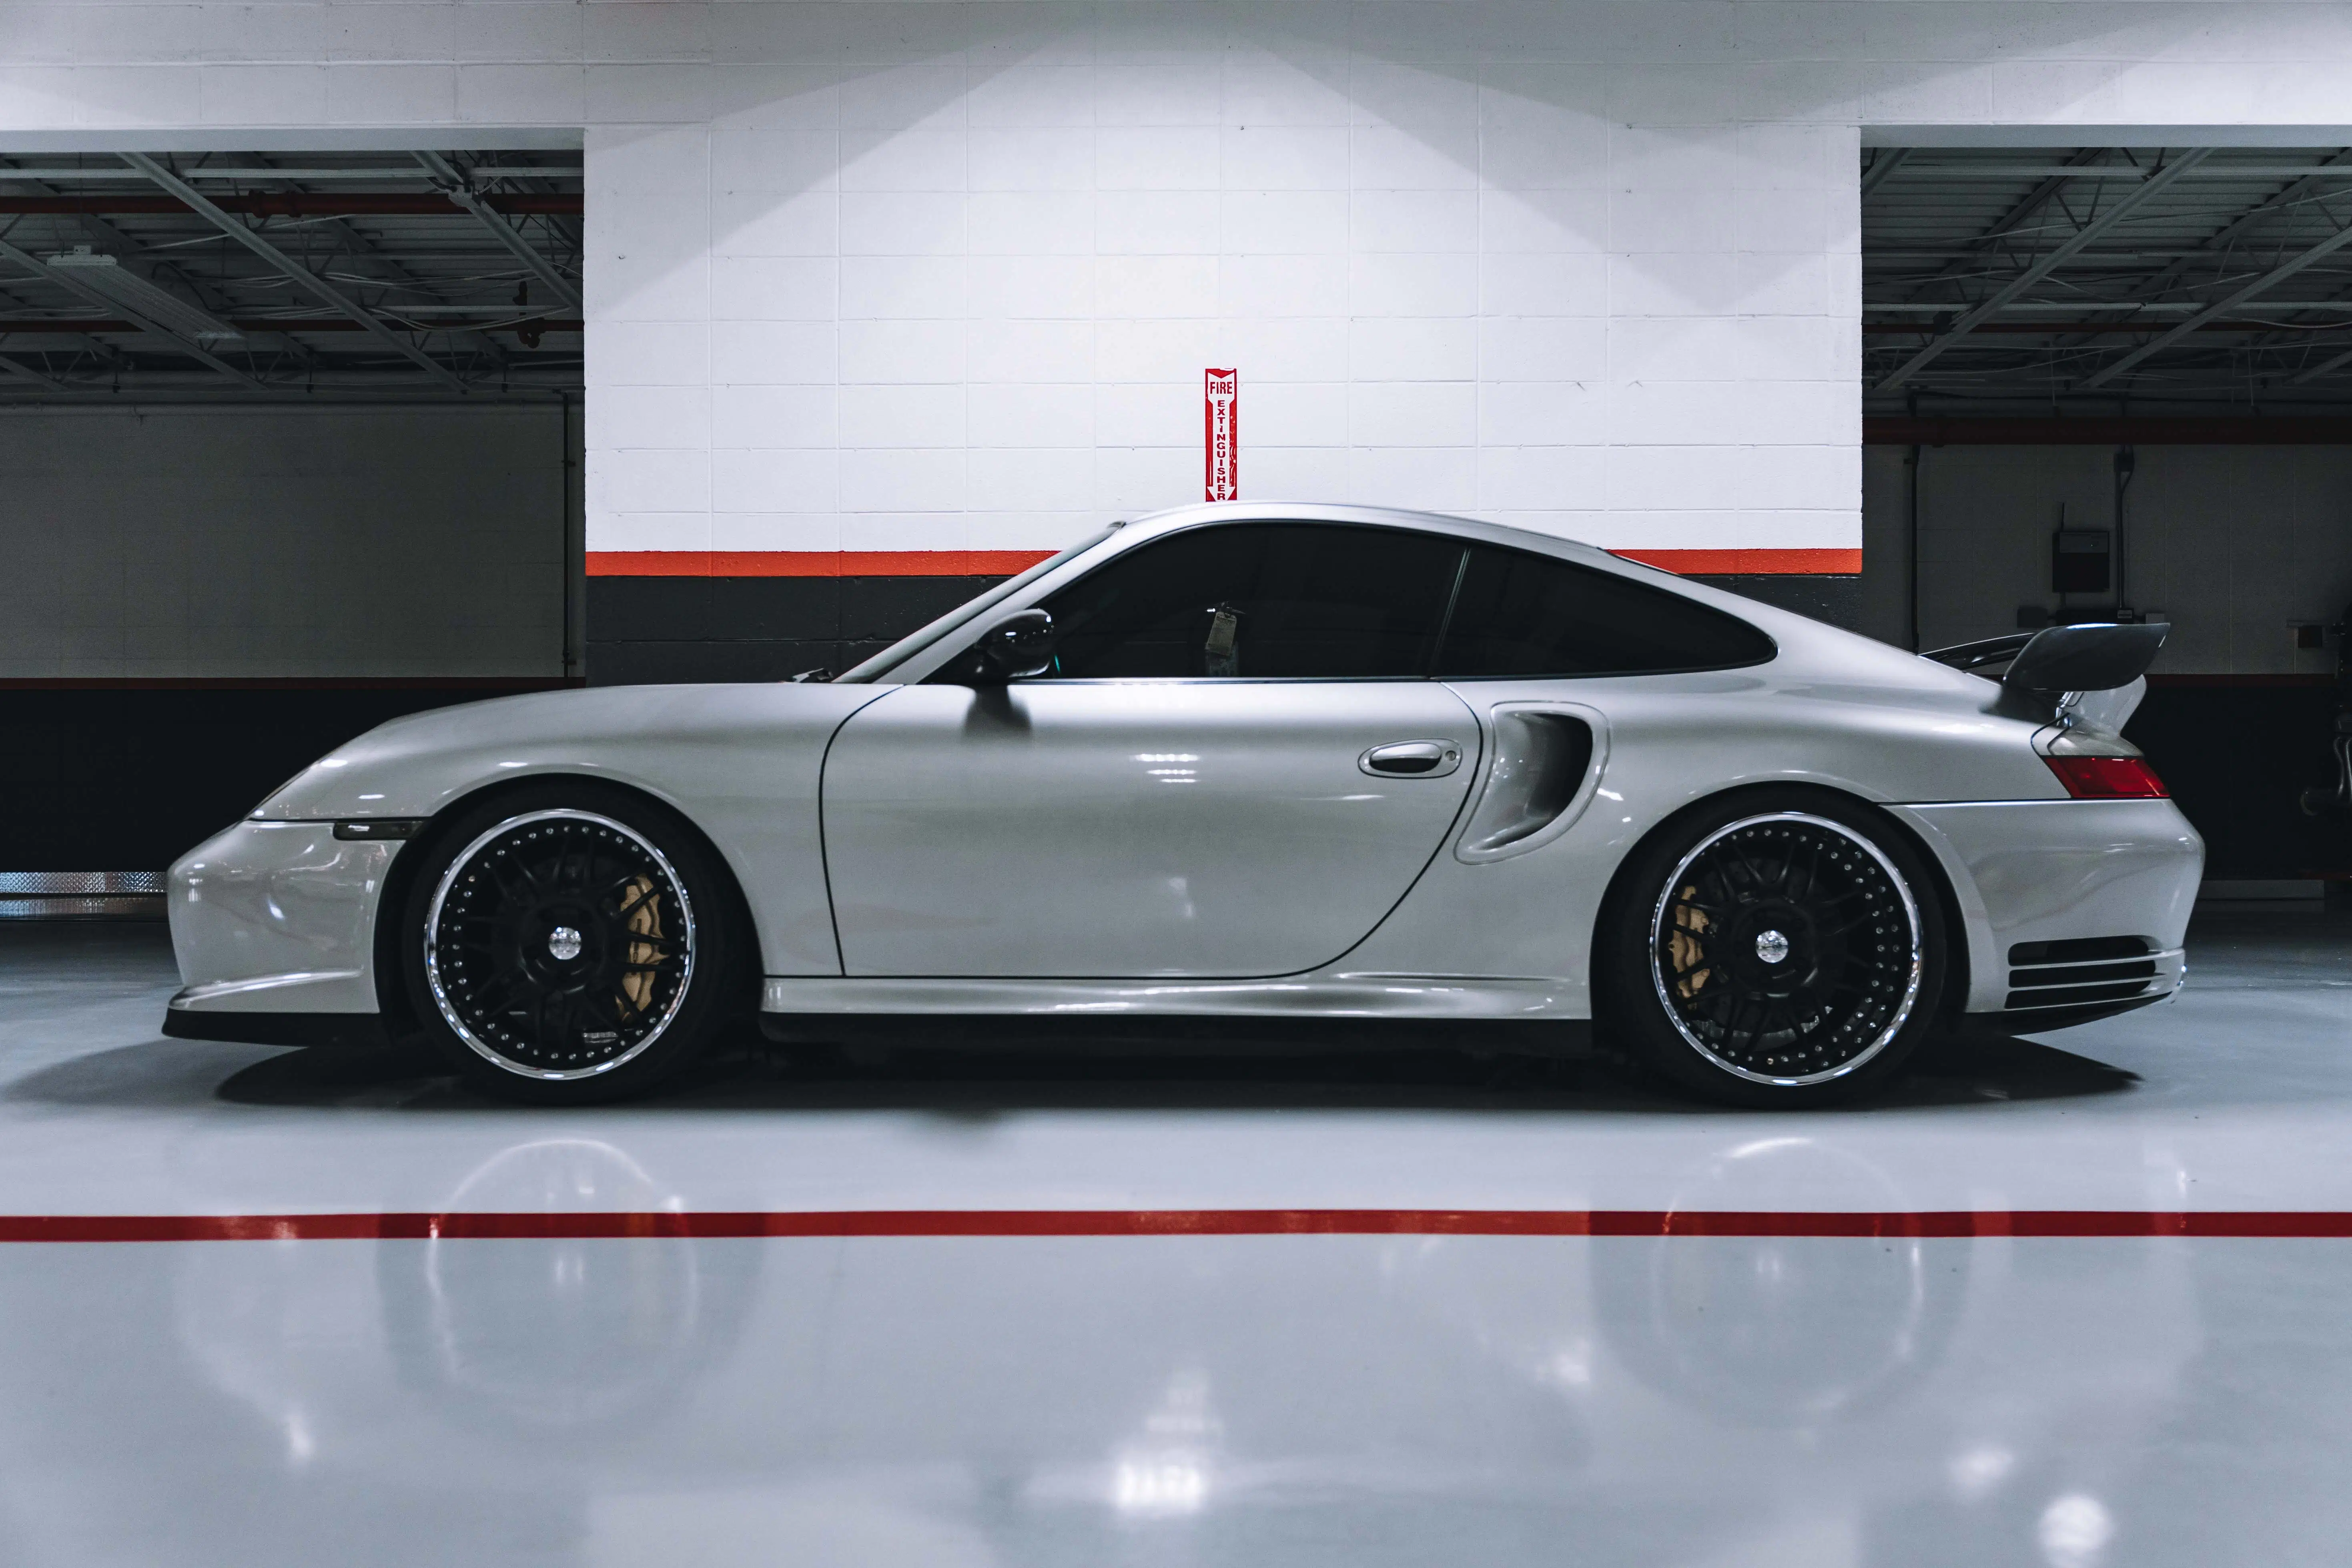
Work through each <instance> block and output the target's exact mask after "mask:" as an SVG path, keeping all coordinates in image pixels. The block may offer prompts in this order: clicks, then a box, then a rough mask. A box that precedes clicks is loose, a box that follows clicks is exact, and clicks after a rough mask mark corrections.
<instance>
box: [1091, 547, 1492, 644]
mask: <svg viewBox="0 0 2352 1568" xmlns="http://www.w3.org/2000/svg"><path fill="white" fill-rule="evenodd" d="M1462 555H1463V547H1462V545H1461V543H1460V542H1458V541H1454V540H1449V539H1444V538H1440V537H1438V536H1436V535H1434V534H1427V533H1414V532H1412V531H1407V530H1403V529H1393V528H1349V527H1342V526H1338V525H1333V524H1327V523H1304V522H1284V523H1234V524H1230V525H1228V526H1225V527H1221V528H1202V529H1193V530H1191V531H1187V532H1183V533H1178V534H1173V535H1171V536H1170V537H1169V538H1167V539H1163V540H1160V541H1159V542H1156V543H1152V544H1147V545H1143V546H1141V547H1140V548H1139V549H1136V550H1134V551H1131V552H1129V553H1127V554H1125V555H1122V556H1120V557H1118V559H1117V560H1115V561H1112V562H1110V563H1108V564H1107V565H1105V566H1104V567H1103V568H1102V569H1101V570H1100V571H1098V572H1096V573H1094V574H1091V575H1089V576H1087V577H1086V578H1085V579H1083V580H1081V581H1079V582H1077V583H1075V584H1071V585H1070V586H1069V587H1068V588H1066V589H1064V590H1063V591H1062V592H1061V593H1059V594H1056V595H1054V596H1053V597H1052V598H1050V599H1048V600H1046V601H1045V607H1046V608H1047V609H1048V610H1050V611H1052V612H1053V616H1054V624H1055V626H1056V627H1057V628H1058V629H1059V631H1060V633H1061V637H1060V641H1059V643H1058V644H1057V654H1058V657H1057V658H1056V660H1055V668H1054V669H1053V670H1052V671H1051V673H1050V674H1049V675H1048V676H1047V677H1046V679H1055V678H1058V679H1066V680H1068V679H1081V680H1082V679H1133V678H1137V677H1149V676H1163V677H1165V676H1178V677H1181V676H1191V677H1200V676H1242V677H1253V676H1254V677H1259V678H1266V677H1276V678H1279V677H1312V676H1326V677H1329V676H1425V675H1427V674H1428V673H1429V667H1430V660H1431V658H1432V656H1433V653H1434V652H1435V647H1436V641H1437V631H1438V626H1439V625H1440V624H1441V622H1443V620H1444V616H1445V606H1446V604H1447V602H1448V600H1449V599H1450V598H1451V597H1452V596H1453V594H1454V583H1455V579H1456V578H1457V577H1458V576H1459V574H1460V570H1461V564H1462Z"/></svg>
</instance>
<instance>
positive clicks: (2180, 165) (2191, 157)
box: [1873, 147, 2213, 392]
mask: <svg viewBox="0 0 2352 1568" xmlns="http://www.w3.org/2000/svg"><path fill="white" fill-rule="evenodd" d="M2212 155H2213V149H2212V148H2210V147H2191V148H2189V149H2188V150H2187V151H2185V152H2183V153H2181V154H2180V156H2179V157H2178V158H2176V159H2174V160H2173V161H2172V162H2171V163H2169V164H2168V165H2166V166H2165V167H2164V168H2163V169H2160V170H2158V172H2157V173H2156V174H2151V175H2149V176H2148V177H2147V179H2146V180H2143V181H2142V182H2140V184H2137V185H2135V186H2133V187H2132V188H2131V189H2130V190H2129V191H2126V193H2124V195H2122V196H2121V197H2119V198H2118V199H2117V200H2116V204H2115V205H2113V206H2111V207H2109V208H2108V209H2107V210H2106V211H2105V212H2104V213H2101V214H2100V215H2099V216H2096V217H2095V218H2093V219H2091V220H2090V221H2089V222H2088V223H2086V224H2084V225H2083V226H2082V227H2080V228H2078V229H2076V230H2075V231H2074V234H2073V235H2072V236H2071V237H2068V238H2067V239H2065V240H2063V241H2062V242H2061V243H2060V244H2059V245H2057V246H2056V247H2053V248H2052V249H2050V250H2048V251H2045V252H2043V253H2042V257H2041V258H2040V259H2039V260H2037V261H2035V262H2034V263H2033V264H2032V266H2030V267H2028V268H2026V269H2025V270H2024V271H2022V272H2021V273H2019V274H2018V275H2017V276H2016V277H2015V278H2012V279H2010V280H2009V281H2008V282H2007V283H2005V284H2003V285H2002V286H2001V287H2000V289H1997V290H1995V291H1994V292H1993V294H1992V295H1991V297H1990V298H1989V299H1987V300H1985V301H1984V302H1983V303H1981V304H1979V305H1978V306H1976V307H1975V308H1974V309H1973V310H1969V311H1968V312H1967V313H1966V314H1964V315H1962V316H1961V317H1960V318H1959V319H1958V321H1954V322H1953V323H1952V324H1951V326H1950V327H1949V328H1948V329H1947V330H1946V331H1944V333H1943V334H1942V335H1941V336H1940V337H1938V338H1937V339H1936V341H1935V342H1931V343H1929V344H1927V346H1926V347H1925V348H1923V349H1921V350H1920V351H1919V352H1918V353H1915V354H1913V355H1912V356H1911V357H1910V358H1909V359H1907V360H1906V361H1904V362H1903V363H1902V364H1901V365H1899V366H1897V367H1896V368H1895V371H1894V373H1893V374H1890V375H1888V376H1887V377H1886V379H1885V380H1884V381H1882V382H1880V383H1879V384H1878V385H1877V386H1876V387H1875V388H1874V389H1873V390H1874V391H1877V392H1892V391H1894V390H1895V388H1896V387H1899V386H1901V385H1902V384H1904V383H1905V382H1906V381H1908V380H1910V379H1911V378H1912V377H1913V376H1914V375H1916V374H1918V373H1919V372H1920V371H1921V370H1923V369H1925V368H1926V367H1927V365H1928V364H1929V363H1931V362H1932V361H1934V360H1935V359H1937V357H1938V356H1939V355H1941V354H1942V353H1944V351H1945V350H1947V349H1948V348H1950V347H1951V346H1952V345H1953V344H1954V343H1956V342H1959V341H1960V339H1962V338H1964V337H1966V336H1967V335H1968V334H1969V332H1970V331H1974V330H1975V329H1976V327H1977V325H1978V323H1979V322H1981V321H1988V320H1990V318H1991V317H1992V316H1994V315H1995V314H1997V313H1998V312H1999V311H2000V309H2001V307H2002V306H2004V305H2006V304H2008V303H2009V302H2010V301H2011V300H2014V299H2016V298H2017V297H2018V296H2019V295H2021V294H2022V293H2024V292H2025V291H2026V290H2027V289H2031V288H2032V287H2033V286H2034V285H2035V284H2036V283H2039V282H2041V281H2042V279H2044V278H2047V277H2048V276H2050V274H2051V273H2053V272H2055V271H2056V270H2057V269H2058V268H2061V267H2063V266H2064V265H2065V264H2066V261H2067V259H2068V258H2071V257H2073V256H2074V254H2075V253H2076V252H2077V251H2080V250H2082V249H2084V247H2087V246H2089V244H2090V243H2091V242H2092V241H2093V240H2095V239H2096V238H2098V237H2099V236H2101V235H2103V234H2105V233H2106V232H2107V230H2109V229H2111V228H2113V227H2114V226H2116V224H2118V223H2121V222H2122V221H2123V220H2124V219H2125V218H2126V217H2128V216H2131V214H2132V213H2134V212H2136V211H2137V210H2138V209H2139V208H2140V207H2141V206H2143V205H2146V204H2147V202H2148V201H2150V200H2152V199H2153V198H2154V197H2156V196H2157V195H2159V194H2160V193H2162V192H2164V191H2166V190H2168V189H2170V188H2171V186H2172V184H2173V183H2174V182H2175V181H2177V180H2179V178H2180V177H2181V176H2182V175H2183V174H2187V173H2189V170H2191V169H2193V168H2195V167H2196V166H2197V165H2198V164H2200V163H2203V162H2204V161H2205V160H2206V159H2208V158H2210V157H2211V156H2212Z"/></svg>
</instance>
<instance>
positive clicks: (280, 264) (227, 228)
mask: <svg viewBox="0 0 2352 1568" xmlns="http://www.w3.org/2000/svg"><path fill="white" fill-rule="evenodd" d="M121 159H122V161H123V162H124V163H128V164H130V165H131V167H132V168H134V169H137V170H139V171H141V172H142V174H145V175H146V176H147V177H148V178H149V179H151V180H152V181H154V182H155V183H156V184H159V185H161V186H163V189H165V190H166V191H169V192H170V193H171V194H172V195H175V196H177V197H179V198H180V200H181V201H183V202H184V203H185V204H187V205H188V206H189V207H190V208H192V209H194V211H195V212H196V213H198V214H199V215H201V216H204V217H205V218H207V219H209V220H210V221H211V223H212V225H213V226H214V227H215V228H217V229H219V230H220V231H221V232H222V233H223V234H226V235H227V236H228V237H230V238H231V239H233V240H235V241H236V242H237V243H238V244H239V245H242V246H243V247H246V248H247V250H250V251H251V252H253V254H254V255H256V256H257V257H259V258H261V259H262V260H264V261H266V262H268V264H269V265H270V266H272V267H274V268H278V271H280V272H282V273H284V274H285V275H286V276H287V277H289V278H290V279H293V280H294V283H295V286H296V287H298V288H299V289H302V290H303V292H305V293H307V294H309V295H310V296H311V297H312V298H313V299H315V300H318V301H319V302H320V304H322V305H325V306H327V307H329V308H330V309H331V310H339V311H341V313H342V314H344V315H346V316H349V317H350V318H351V319H352V321H357V322H358V323H359V324H360V326H361V327H362V330H364V331H367V332H368V333H369V334H370V335H371V336H373V337H374V338H375V339H376V340H377V341H378V342H382V343H383V345H384V346H385V347H386V348H389V349H391V350H392V351H393V352H394V353H397V354H399V355H401V356H402V357H403V358H405V359H408V360H411V361H414V362H415V363H416V364H417V365H418V366H419V367H420V368H421V369H423V370H424V372H425V374H427V375H429V376H431V377H432V378H433V379H434V380H435V381H436V382H438V383H440V384H442V385H443V386H445V387H446V388H447V389H448V390H450V391H452V392H457V393H462V392H464V391H465V390H466V384H465V383H464V382H463V381H460V380H459V379H458V378H457V375H456V374H453V373H452V372H451V371H450V369H449V367H448V366H446V365H445V364H443V363H441V362H440V361H439V360H436V359H435V358H434V357H433V356H432V355H431V354H428V353H425V351H424V350H423V349H421V348H418V347H417V346H416V345H415V343H413V342H410V341H409V340H408V339H407V338H406V337H405V336H404V335H403V334H402V333H399V332H395V331H393V330H392V329H391V328H390V327H388V326H386V325H384V323H383V322H382V321H378V320H377V319H376V317H375V316H374V314H373V312H371V311H370V310H368V309H367V308H366V307H365V306H363V305H362V304H360V303H359V302H358V301H357V300H353V299H352V298H351V297H350V296H349V295H347V294H345V293H344V292H343V291H342V290H341V289H338V288H336V287H335V286H334V285H333V284H331V283H330V282H328V281H327V280H326V279H323V278H320V277H319V276H318V275H317V274H316V273H314V272H312V271H311V270H310V268H307V267H304V266H303V265H302V264H301V263H300V262H299V261H296V260H295V259H294V258H292V257H290V256H289V255H287V254H286V253H285V252H284V251H282V250H280V249H278V247H276V246H274V245H272V244H270V243H269V241H268V240H266V239H264V238H262V237H261V236H259V235H258V234H256V233H255V232H254V231H253V230H252V229H250V228H248V227H247V226H245V225H244V224H243V223H241V222H239V221H238V220H237V219H236V217H234V216H230V214H228V213H227V212H226V211H224V210H223V209H222V208H221V207H219V206H218V205H215V203H214V202H213V201H212V200H211V199H210V198H209V197H207V196H205V195H203V194H202V193H201V192H199V191H198V190H197V189H196V188H195V187H194V185H191V184H188V183H187V182H186V181H185V180H183V179H181V178H180V177H179V176H178V175H176V174H173V173H172V172H171V171H170V170H169V169H166V168H165V167H163V164H161V163H157V162H156V161H155V160H154V159H152V158H151V157H149V156H148V155H147V154H146V153H122V154H121Z"/></svg>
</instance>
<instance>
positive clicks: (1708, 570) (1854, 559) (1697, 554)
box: [1609, 550, 1862, 577]
mask: <svg viewBox="0 0 2352 1568" xmlns="http://www.w3.org/2000/svg"><path fill="white" fill-rule="evenodd" d="M1609 553H1611V554H1612V555H1622V556H1623V557H1624V558H1625V559H1626V560H1628V561H1639V562H1640V563H1642V564H1643V565H1644V566H1655V567H1657V568H1658V569H1660V570H1661V571H1664V572H1674V573H1678V574H1682V575H1684V576H1694V575H1704V576H1709V577H1745V576H1759V577H1785V576H1796V575H1803V576H1817V575H1836V574H1853V573H1856V572H1859V571H1861V570H1862V552H1861V551H1859V550H1612V551H1611V552H1609Z"/></svg>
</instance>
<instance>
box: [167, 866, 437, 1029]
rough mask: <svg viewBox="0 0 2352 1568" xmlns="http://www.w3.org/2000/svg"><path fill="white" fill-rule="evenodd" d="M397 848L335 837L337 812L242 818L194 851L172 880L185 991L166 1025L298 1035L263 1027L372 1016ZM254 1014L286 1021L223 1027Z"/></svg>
mask: <svg viewBox="0 0 2352 1568" xmlns="http://www.w3.org/2000/svg"><path fill="white" fill-rule="evenodd" d="M399 848H400V845H399V843H398V842H397V841H393V842H382V841H363V840H349V839H340V838H337V837H335V833H334V825H333V824H332V823H329V822H240V823H238V824H237V825H236V826H234V827H231V828H228V829H226V831H224V832H221V833H218V834H215V836H214V837H211V838H209V839H207V840H205V842H204V843H203V844H201V845H199V846H197V847H196V848H194V850H191V851H190V852H189V853H188V854H187V855H186V856H185V857H184V858H182V859H181V861H180V863H179V864H178V865H176V866H174V867H173V868H172V871H171V875H170V877H169V879H167V880H166V883H165V893H164V897H165V909H166V910H167V911H168V913H169V915H170V918H171V923H172V947H173V952H174V953H175V954H176V955H177V957H178V959H179V962H180V980H181V983H182V989H181V991H180V993H179V994H178V995H176V996H174V997H173V998H172V1002H171V1011H170V1015H169V1016H168V1017H167V1020H166V1023H165V1026H164V1032H165V1033H167V1034H173V1035H181V1036H184V1037H193V1038H197V1039H257V1040H265V1043H270V1044H279V1043H284V1044H293V1043H298V1042H296V1041H294V1040H291V1039H288V1040H284V1041H279V1040H276V1039H265V1037H266V1036H267V1035H268V1033H269V1031H270V1030H271V1029H272V1028H273V1027H274V1028H275V1029H277V1031H278V1032H279V1033H284V1032H285V1031H286V1030H287V1029H289V1028H291V1027H294V1025H293V1022H292V1021H293V1020H295V1019H297V1018H317V1017H320V1016H331V1015H340V1016H352V1015H369V1016H373V1015H374V1014H375V1013H376V1012H377V1010H378V1003H377V996H376V976H375V958H374V947H375V943H374V940H373V937H374V930H375V911H376V904H377V901H378V900H380V899H381V898H382V897H383V879H384V874H385V872H386V870H387V869H389V868H390V867H391V864H392V858H393V856H394V854H395V853H396V852H397V851H398V850H399ZM254 1015H267V1016H271V1017H274V1018H277V1019H278V1020H279V1023H278V1024H277V1025H275V1026H272V1025H257V1027H259V1028H260V1029H261V1030H262V1031H263V1032H262V1033H261V1034H255V1033H252V1032H250V1031H249V1030H248V1031H247V1032H245V1033H226V1032H223V1031H226V1030H228V1029H231V1028H233V1027H237V1026H236V1025H233V1024H232V1023H230V1022H229V1021H228V1020H229V1019H232V1018H235V1017H237V1016H254ZM215 1016H219V1017H218V1018H217V1019H216V1018H215Z"/></svg>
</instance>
